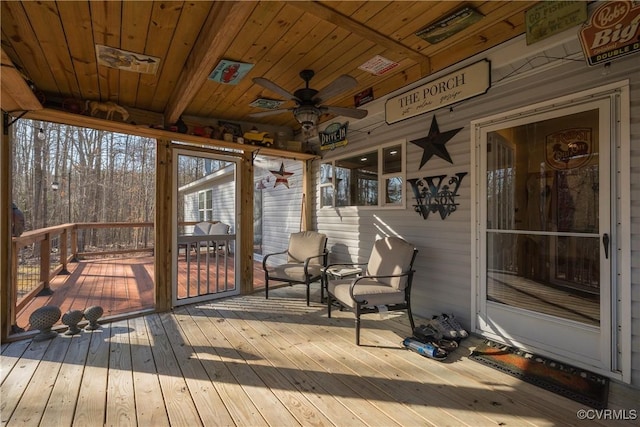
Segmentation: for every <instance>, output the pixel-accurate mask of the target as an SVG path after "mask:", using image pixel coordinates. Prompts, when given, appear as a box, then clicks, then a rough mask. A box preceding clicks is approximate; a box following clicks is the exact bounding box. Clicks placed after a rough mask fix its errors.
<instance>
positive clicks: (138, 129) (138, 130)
mask: <svg viewBox="0 0 640 427" xmlns="http://www.w3.org/2000/svg"><path fill="white" fill-rule="evenodd" d="M24 118H26V119H32V120H42V121H45V122H52V123H64V124H67V125H71V126H80V127H88V128H92V129H99V130H105V131H107V132H118V133H124V134H128V135H138V136H144V137H147V138H155V139H167V140H173V141H181V142H187V143H192V144H197V145H201V146H207V147H214V148H231V149H235V150H239V151H243V152H249V153H253V152H256V151H259V152H260V154H263V155H265V156H274V157H281V158H285V159H294V160H308V159H315V158H317V157H318V156H317V155H315V154H309V153H299V152H295V151H285V150H280V149H277V148H268V147H260V146H257V145H247V144H238V143H236V142H228V141H223V140H220V139H211V138H205V137H202V136H196V135H188V134H184V133H176V132H170V131H167V130H162V129H153V128H150V127H148V126H141V125H133V124H130V123H124V122H117V121H113V120H105V119H101V118H98V117H90V116H84V115H81V114H73V113H67V112H66V111H60V110H54V109H51V108H43V109H42V110H38V111H31V112H29V113H27V114H25V116H24Z"/></svg>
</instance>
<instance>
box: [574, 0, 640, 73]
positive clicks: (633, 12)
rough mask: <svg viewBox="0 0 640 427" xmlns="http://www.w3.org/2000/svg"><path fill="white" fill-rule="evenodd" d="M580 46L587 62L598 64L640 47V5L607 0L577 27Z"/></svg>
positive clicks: (630, 52)
mask: <svg viewBox="0 0 640 427" xmlns="http://www.w3.org/2000/svg"><path fill="white" fill-rule="evenodd" d="M580 42H581V43H582V50H583V51H584V54H585V57H586V58H587V62H588V64H589V65H597V64H602V63H605V62H610V61H612V60H614V59H618V58H622V57H624V56H627V55H631V54H632V53H635V52H638V51H640V5H638V6H634V5H633V3H632V2H630V1H611V2H606V3H604V4H603V5H602V6H600V7H599V8H597V9H596V10H595V11H594V12H593V15H592V16H591V19H590V20H589V21H588V22H587V24H586V25H585V26H584V27H583V28H582V29H581V30H580Z"/></svg>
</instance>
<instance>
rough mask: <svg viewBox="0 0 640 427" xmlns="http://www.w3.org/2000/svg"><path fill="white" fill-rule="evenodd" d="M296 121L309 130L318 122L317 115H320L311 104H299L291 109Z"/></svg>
mask: <svg viewBox="0 0 640 427" xmlns="http://www.w3.org/2000/svg"><path fill="white" fill-rule="evenodd" d="M293 115H294V116H295V118H296V120H297V121H298V123H300V124H301V125H302V129H304V130H311V129H313V128H314V127H315V126H316V124H317V123H318V117H320V110H319V109H318V108H316V107H314V106H312V105H301V106H299V107H298V108H296V109H295V110H293Z"/></svg>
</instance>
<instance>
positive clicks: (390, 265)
mask: <svg viewBox="0 0 640 427" xmlns="http://www.w3.org/2000/svg"><path fill="white" fill-rule="evenodd" d="M417 253H418V250H417V249H416V248H415V247H414V246H413V245H412V244H410V243H408V242H406V241H405V240H403V239H400V238H398V237H385V238H384V239H380V240H377V241H376V242H375V243H374V245H373V250H372V251H371V255H370V257H369V261H368V262H366V263H359V264H330V265H328V266H327V270H329V269H331V268H335V267H356V266H362V267H363V273H362V275H361V276H359V277H355V278H350V279H336V280H331V279H327V278H325V281H326V283H327V292H328V297H327V309H328V316H329V317H331V305H332V304H334V303H338V304H339V305H340V309H343V308H344V309H347V310H349V311H353V312H354V314H355V316H356V344H357V345H360V315H361V314H366V313H376V312H378V311H379V308H380V307H381V306H384V307H386V310H388V311H397V310H407V314H408V316H409V322H410V323H411V330H412V331H413V329H414V328H415V324H414V322H413V316H412V314H411V284H412V282H413V273H414V270H413V262H414V261H415V258H416V255H417ZM364 266H366V267H364Z"/></svg>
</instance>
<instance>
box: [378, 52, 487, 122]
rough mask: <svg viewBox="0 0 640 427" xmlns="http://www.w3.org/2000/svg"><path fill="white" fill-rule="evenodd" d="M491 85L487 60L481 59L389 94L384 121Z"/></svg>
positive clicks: (471, 94)
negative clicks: (435, 78) (400, 92)
mask: <svg viewBox="0 0 640 427" xmlns="http://www.w3.org/2000/svg"><path fill="white" fill-rule="evenodd" d="M490 87H491V63H490V62H489V61H487V60H486V59H485V60H482V61H479V62H476V63H475V64H472V65H469V66H467V67H464V68H461V69H459V70H458V71H456V72H454V73H451V74H448V75H446V76H444V77H441V78H439V79H437V80H433V81H431V82H429V83H427V84H424V85H421V86H418V87H417V88H415V89H412V90H410V91H409V92H405V93H403V94H402V95H398V96H394V97H393V98H389V99H388V100H387V102H386V103H385V105H384V108H385V120H386V122H387V124H392V123H396V122H399V121H400V120H404V119H408V118H410V117H414V116H418V115H420V114H424V113H427V112H429V111H433V110H437V109H438V108H442V107H446V106H447V105H451V104H454V103H456V102H460V101H462V100H463V99H469V98H472V97H474V96H477V95H482V94H483V93H486V92H487V90H489V88H490Z"/></svg>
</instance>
